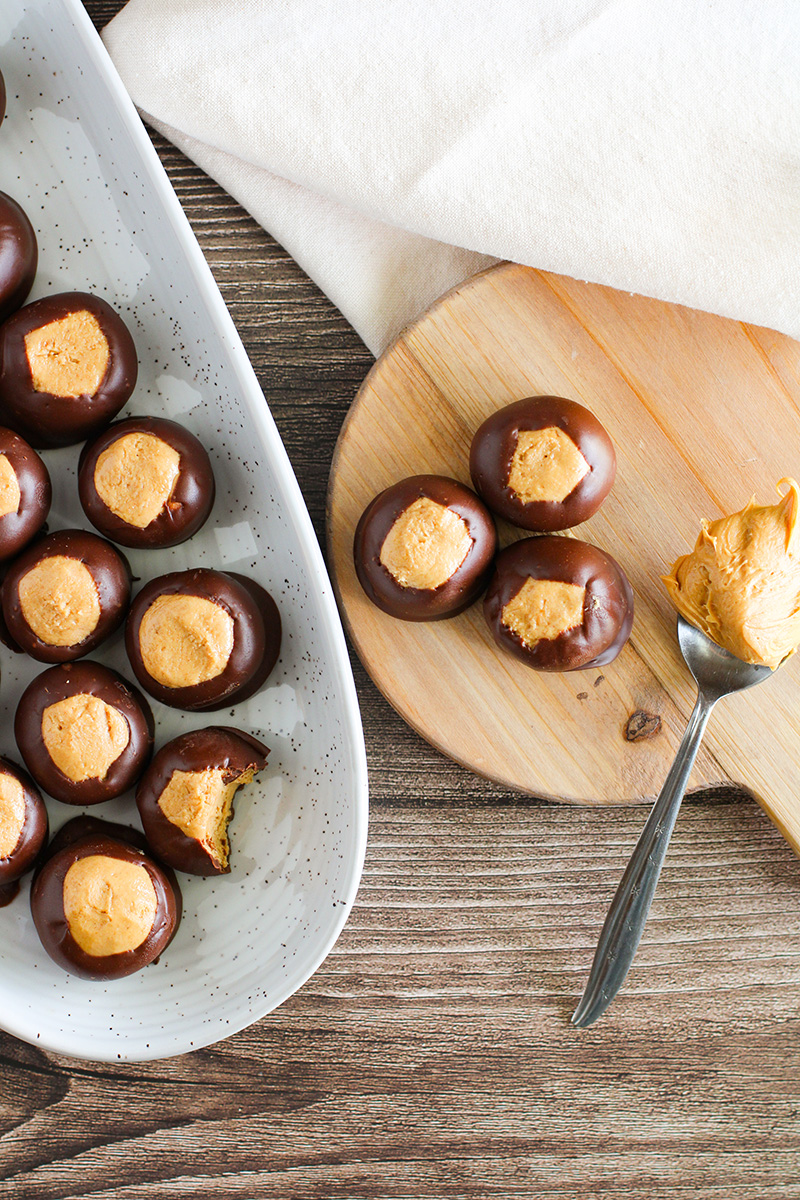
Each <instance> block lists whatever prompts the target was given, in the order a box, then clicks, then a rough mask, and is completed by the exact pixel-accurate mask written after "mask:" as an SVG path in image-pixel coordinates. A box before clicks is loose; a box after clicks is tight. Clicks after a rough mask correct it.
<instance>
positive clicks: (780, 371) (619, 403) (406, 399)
mask: <svg viewBox="0 0 800 1200" xmlns="http://www.w3.org/2000/svg"><path fill="white" fill-rule="evenodd" d="M548 393H549V394H555V395H562V396H567V397H569V398H571V399H574V400H578V401H579V402H580V403H582V404H585V405H586V406H587V407H588V408H590V409H591V410H592V411H593V412H594V413H595V414H596V415H597V416H598V417H599V418H600V420H601V421H602V422H603V424H604V425H605V426H606V428H607V429H608V431H609V433H610V434H611V437H612V439H613V441H614V444H615V447H616V451H617V460H618V470H617V480H616V483H615V486H614V489H613V491H612V493H611V495H610V496H609V498H608V499H607V500H606V502H605V504H604V505H603V507H602V508H601V509H600V511H599V512H598V513H597V514H595V516H594V517H592V519H591V520H590V521H588V522H586V523H585V524H584V525H582V526H580V527H579V528H578V529H577V530H576V531H574V534H575V536H579V537H581V538H584V539H585V540H587V541H591V542H594V543H596V544H597V545H598V546H600V547H602V548H603V549H605V550H607V551H609V552H610V553H611V554H613V555H614V557H616V558H617V559H618V560H619V561H620V562H621V563H622V565H623V566H624V567H625V569H626V571H627V572H628V575H629V576H630V579H631V583H632V585H633V588H634V593H635V597H636V615H635V621H634V628H633V635H632V637H631V641H630V643H629V644H628V646H627V647H626V648H625V650H624V651H623V652H622V654H621V655H620V657H619V658H618V659H617V660H616V661H615V662H614V663H612V664H610V665H609V666H607V667H604V668H602V669H600V670H593V671H592V670H590V671H578V672H570V673H568V674H563V675H546V674H541V673H537V672H534V671H532V670H531V669H530V668H528V667H526V666H525V665H524V664H523V663H521V662H519V661H517V660H515V659H514V658H512V657H511V656H510V655H506V654H503V653H502V652H501V651H500V650H499V649H498V648H497V647H496V646H495V643H494V642H493V640H492V639H491V637H490V635H489V633H488V630H487V628H486V626H485V624H484V621H483V615H482V608H481V605H480V603H478V604H477V605H474V606H473V607H472V608H471V609H470V610H468V611H467V612H466V613H464V614H462V615H461V616H458V617H455V618H453V619H451V620H447V621H440V622H433V623H430V624H413V623H408V622H401V621H397V620H394V619H393V618H391V617H389V616H387V615H386V614H384V613H382V612H380V611H379V610H378V609H376V608H375V607H374V606H373V605H371V604H370V603H369V601H368V600H367V599H366V597H365V596H364V594H363V592H362V591H361V588H360V586H359V584H358V582H357V580H356V577H355V572H354V569H353V563H352V553H351V551H352V538H353V531H354V529H355V525H356V522H357V520H358V518H359V516H360V514H361V512H362V511H363V509H364V508H365V506H366V505H367V503H368V502H369V501H370V500H371V499H372V497H373V496H374V495H375V494H376V493H377V492H379V491H381V490H382V489H383V488H385V487H388V486H389V484H391V483H394V482H395V481H396V480H397V479H400V478H402V477H403V476H406V475H412V474H419V473H422V472H434V473H437V474H444V475H451V476H453V477H455V478H457V479H460V480H462V481H464V482H467V483H468V482H469V470H468V454H469V445H470V441H471V438H472V434H473V432H474V430H475V429H476V428H477V426H478V425H479V424H480V423H481V421H483V420H484V418H485V417H486V416H488V415H489V413H491V412H493V411H494V410H495V409H497V408H499V407H500V406H502V405H504V404H507V403H510V402H511V401H513V400H516V399H519V398H520V397H522V396H528V395H536V394H548ZM798 451H800V344H798V343H796V342H794V341H792V340H791V339H789V338H786V337H783V336H782V335H780V334H777V333H773V332H772V331H769V330H764V329H757V328H754V327H752V326H746V325H743V324H741V323H739V322H736V321H730V320H725V319H723V318H720V317H715V316H712V315H709V314H707V313H700V312H696V311H693V310H689V309H686V308H682V307H679V306H676V305H670V304H664V303H661V302H659V301H655V300H648V299H645V298H643V297H641V296H634V295H629V294H627V293H622V292H618V291H614V290H612V289H609V288H602V287H599V286H597V285H592V284H583V283H580V282H577V281H575V280H571V279H567V278H565V277H562V276H555V275H549V274H545V273H543V272H539V271H534V270H531V269H530V268H525V267H520V266H516V265H513V264H502V265H501V266H499V267H495V268H493V269H492V270H490V271H488V272H485V273H484V274H482V275H479V276H476V277H475V278H474V279H472V280H470V281H468V282H467V283H466V284H464V285H463V286H462V287H460V288H458V289H456V290H455V291H454V292H451V293H449V294H448V295H447V296H445V297H443V298H442V300H440V301H439V302H438V303H437V304H436V305H435V306H434V307H433V308H432V309H431V310H430V311H429V312H428V313H427V314H425V316H424V317H422V318H421V319H420V320H419V321H418V322H417V323H416V324H414V325H413V326H411V327H410V328H409V329H408V330H407V331H406V332H405V333H404V334H403V335H402V336H401V337H400V338H399V340H398V341H397V342H396V343H395V345H394V346H393V347H391V348H390V349H389V350H388V351H387V352H386V354H384V355H383V357H382V358H381V359H379V360H378V362H377V363H376V364H375V366H374V368H373V369H372V370H371V372H370V374H369V375H368V377H367V379H366V380H365V382H364V384H363V386H362V388H361V389H360V391H359V393H358V395H357V397H356V399H355V402H354V404H353V407H352V409H351V411H350V414H349V416H348V418H347V420H346V422H345V425H344V427H343V429H342V433H341V436H340V439H339V443H338V446H337V451H336V455H335V458H334V464H333V468H332V473H331V483H330V491H329V503H328V536H329V549H330V558H331V567H332V571H333V576H334V583H335V587H336V589H337V593H338V597H339V600H340V604H341V608H342V612H343V615H344V619H345V623H346V625H347V628H348V632H349V634H350V636H351V638H352V639H353V642H354V644H355V647H356V649H357V651H358V653H359V655H360V657H361V658H362V660H363V661H364V663H365V665H366V666H367V669H368V670H369V672H370V674H371V676H372V677H373V679H374V680H375V682H376V683H377V685H378V686H379V688H380V689H381V691H382V692H383V693H384V694H385V695H386V696H387V697H388V699H389V700H390V701H391V703H392V704H393V705H394V706H395V707H396V708H397V709H398V711H399V712H400V713H401V714H402V715H403V716H404V717H405V719H406V720H407V721H409V723H410V724H411V725H412V726H413V727H414V728H415V729H417V730H418V731H419V732H420V733H421V734H423V736H425V737H426V738H427V739H428V740H429V741H431V742H432V743H433V744H434V745H435V746H437V747H438V748H439V749H441V750H442V751H443V752H444V753H446V754H448V755H450V756H451V757H453V758H455V759H456V760H457V761H459V762H461V763H463V764H464V765H466V766H468V767H470V768H471V769H473V770H475V771H478V772H480V773H482V774H485V775H488V776H490V777H491V778H493V779H496V780H498V781H500V782H502V783H504V784H507V785H508V786H511V787H515V788H520V789H522V790H524V791H527V792H530V793H533V794H536V795H543V796H548V797H551V798H553V799H560V800H566V801H571V802H582V803H591V804H617V803H625V802H631V801H637V800H641V799H643V798H650V797H652V796H654V795H655V794H656V792H657V791H658V789H659V787H660V785H661V782H662V781H663V778H664V776H665V774H666V771H667V769H668V766H669V764H670V762H671V760H672V757H673V756H674V753H675V750H676V748H677V745H678V742H679V741H680V737H681V735H682V733H683V728H684V725H685V722H686V718H687V716H688V714H689V711H690V709H691V706H692V703H693V699H694V687H693V684H692V681H691V679H690V677H689V675H688V671H687V670H686V668H685V666H684V664H683V661H682V660H681V658H680V656H679V654H678V651H677V644H676V641H675V635H674V625H675V617H674V613H673V612H672V610H671V607H670V605H669V603H668V601H667V598H666V594H665V592H664V589H663V585H662V584H661V581H660V578H659V577H660V575H661V574H662V573H663V572H665V571H666V570H667V569H668V568H669V567H670V565H671V564H672V562H673V560H674V558H675V557H676V556H677V555H678V554H680V553H683V552H685V551H686V550H687V549H688V548H690V547H691V546H692V545H693V544H694V541H695V538H696V536H697V533H698V531H699V523H700V518H701V517H704V516H705V517H709V518H714V517H717V516H719V515H721V514H722V513H725V512H730V511H733V510H734V509H737V508H740V507H742V506H743V505H744V503H745V502H746V501H747V500H748V498H749V497H750V496H751V495H752V494H753V493H755V494H756V495H757V496H758V498H759V499H760V500H761V501H770V502H771V500H772V499H773V497H774V496H775V492H774V485H775V483H776V482H777V480H778V479H780V478H781V477H782V476H784V475H787V474H797V473H798V472H800V455H799V454H798ZM519 536H524V535H523V534H521V533H520V531H518V530H514V529H512V527H511V526H508V525H504V524H502V523H501V525H500V538H501V544H506V543H507V542H509V541H511V540H513V539H514V538H516V537H519ZM639 710H641V711H643V712H645V713H648V714H656V715H657V716H659V717H660V718H661V730H660V732H659V733H657V734H656V735H655V736H654V737H651V738H645V739H642V740H638V741H633V742H631V741H628V740H627V739H626V736H625V728H626V724H627V722H628V719H629V717H630V716H631V714H632V713H634V712H637V711H639ZM798 760H800V656H798V659H797V660H796V661H795V660H791V661H790V662H789V663H787V664H786V665H785V666H784V667H783V668H782V669H781V670H780V671H779V672H778V673H777V674H776V676H775V677H774V678H773V679H772V680H770V681H769V682H768V683H767V684H766V685H765V686H764V687H762V688H759V689H757V690H756V691H754V692H749V693H742V694H740V695H738V696H734V697H731V698H730V699H728V700H726V701H724V702H723V703H722V704H721V705H720V706H719V708H718V709H717V711H716V713H715V714H714V716H713V717H712V720H711V723H710V725H709V729H708V732H707V734H706V739H705V743H704V747H703V749H702V750H701V753H700V756H699V758H698V762H697V765H696V767H695V771H694V773H693V776H692V784H691V786H693V787H702V786H707V785H710V784H714V783H720V782H725V781H731V782H735V783H741V784H743V785H744V786H745V787H747V788H749V789H750V790H751V791H752V792H753V793H754V794H755V796H756V797H757V798H758V799H759V801H760V802H761V803H762V804H763V806H764V807H765V809H766V810H767V811H768V812H769V814H770V816H771V817H772V818H773V819H774V820H775V821H776V823H777V824H778V825H779V827H780V828H781V829H782V831H783V832H784V833H785V835H786V836H787V837H788V838H789V840H790V841H791V842H792V843H793V845H795V847H796V848H800V796H799V795H798V792H799V791H800V789H798V787H797V782H798V774H799V772H798V769H797V765H796V764H797V763H798Z"/></svg>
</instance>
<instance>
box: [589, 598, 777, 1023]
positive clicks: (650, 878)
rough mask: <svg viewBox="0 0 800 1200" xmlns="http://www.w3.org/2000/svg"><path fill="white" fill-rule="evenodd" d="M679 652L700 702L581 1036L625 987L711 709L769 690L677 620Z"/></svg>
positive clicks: (652, 819)
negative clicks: (736, 696)
mask: <svg viewBox="0 0 800 1200" xmlns="http://www.w3.org/2000/svg"><path fill="white" fill-rule="evenodd" d="M678 645H679V646H680V648H681V654H682V655H683V657H684V659H685V660H686V665H687V666H688V668H689V670H690V671H691V672H692V675H693V676H694V678H695V680H696V681H697V687H698V693H697V703H696V704H695V706H694V709H693V711H692V715H691V717H690V718H689V724H688V726H687V727H686V732H685V734H684V735H683V740H682V741H681V744H680V746H679V747H678V753H677V754H676V755H675V761H674V763H673V764H672V766H671V767H670V771H669V774H668V775H667V778H666V781H665V783H664V786H663V788H662V789H661V792H660V793H659V796H658V798H657V800H656V802H655V804H654V805H653V807H652V809H651V811H650V816H649V817H648V819H647V824H646V825H645V827H644V830H643V831H642V836H641V837H640V838H639V841H638V842H637V843H636V849H635V850H634V852H633V854H632V855H631V858H630V862H629V863H628V866H627V867H626V869H625V874H624V875H623V876H622V881H621V883H620V885H619V887H618V888H617V893H616V895H615V896H614V899H613V900H612V901H611V907H610V908H609V910H608V916H607V917H606V922H605V925H604V926H603V932H602V933H601V934H600V941H599V942H598V943H597V949H596V950H595V953H594V962H593V963H592V969H591V972H590V974H589V982H588V983H587V985H586V989H585V991H584V993H583V996H582V997H581V1001H580V1004H579V1005H578V1007H577V1008H576V1009H575V1012H574V1013H573V1014H572V1024H573V1025H576V1026H577V1027H578V1028H579V1029H585V1028H586V1026H587V1025H592V1024H593V1023H594V1022H595V1021H596V1020H597V1018H598V1017H601V1016H602V1015H603V1013H604V1012H605V1010H606V1009H607V1008H608V1006H609V1004H610V1003H611V1001H612V1000H613V999H614V997H615V996H616V994H617V992H618V991H619V989H620V988H621V987H622V982H623V980H624V979H625V976H626V975H627V974H628V968H629V967H630V965H631V963H632V962H633V958H634V955H635V954H636V950H637V948H638V946H639V942H640V941H641V937H642V933H643V932H644V927H645V922H646V921H647V914H648V913H649V911H650V905H651V903H652V900H653V896H654V894H655V890H656V885H657V883H658V877H659V875H660V874H661V868H662V866H663V864H664V859H665V858H666V856H667V847H668V846H669V839H670V837H671V836H672V830H673V828H674V827H675V819H676V817H677V816H678V809H679V808H680V806H681V801H682V800H683V797H684V794H685V792H686V785H687V783H688V782H689V775H690V773H691V770H692V766H693V764H694V760H695V758H696V757H697V751H698V750H699V748H700V741H701V739H702V736H703V732H704V730H705V727H706V723H707V722H708V718H709V717H710V715H711V710H712V708H713V707H714V705H715V704H716V703H717V701H718V700H720V699H722V697H723V696H729V695H730V694H731V692H741V691H744V690H745V688H750V687H754V686H755V685H756V684H757V683H763V682H764V680H765V679H768V678H769V677H770V675H772V668H771V667H756V666H753V665H752V663H746V662H743V661H742V659H740V658H736V656H735V655H733V654H730V653H729V652H728V651H727V650H723V649H722V647H721V646H718V645H717V644H716V643H715V642H712V641H711V639H710V638H707V637H706V635H705V634H704V633H701V632H700V630H699V629H695V628H694V626H693V625H690V624H689V622H688V621H685V620H684V619H683V617H681V616H679V617H678Z"/></svg>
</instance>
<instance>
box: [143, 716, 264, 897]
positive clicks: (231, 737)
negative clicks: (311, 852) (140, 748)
mask: <svg viewBox="0 0 800 1200" xmlns="http://www.w3.org/2000/svg"><path fill="white" fill-rule="evenodd" d="M268 755H269V750H268V749H267V747H266V746H265V745H264V744H263V742H259V741H258V740H257V739H256V738H254V737H252V736H251V735H250V734H249V733H245V732H243V731H242V730H240V729H230V728H227V727H224V726H210V727H209V728H207V729H195V730H193V731H192V732H191V733H184V734H181V736H180V737H176V738H173V740H172V741H171V742H167V744H166V745H165V746H163V747H162V748H161V749H160V750H159V751H158V753H157V754H156V756H155V758H154V759H153V761H152V762H151V764H150V766H149V767H148V768H147V770H146V771H145V773H144V775H143V776H142V778H141V780H140V781H139V786H138V788H137V789H136V804H137V807H138V809H139V815H140V816H141V818H142V825H143V827H144V831H145V834H146V836H147V840H148V842H149V843H150V846H151V847H152V849H153V853H154V854H156V855H157V856H158V858H159V859H160V860H161V861H162V862H165V863H169V865H170V866H171V867H174V868H175V870H177V871H188V872H189V873H190V874H192V875H223V874H226V873H227V872H228V871H230V865H229V864H230V843H229V841H228V825H229V824H230V821H231V818H232V817H233V800H234V796H235V794H236V792H237V791H238V789H239V788H240V787H243V786H245V785H246V784H248V783H251V782H252V780H253V777H254V775H255V774H256V773H257V772H258V771H263V769H264V767H265V766H266V765H267V757H268Z"/></svg>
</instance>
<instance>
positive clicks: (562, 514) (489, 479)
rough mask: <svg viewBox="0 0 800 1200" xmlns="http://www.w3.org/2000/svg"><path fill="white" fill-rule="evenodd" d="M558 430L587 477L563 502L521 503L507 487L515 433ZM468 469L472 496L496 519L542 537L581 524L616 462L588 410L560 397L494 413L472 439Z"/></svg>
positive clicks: (538, 399)
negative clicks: (584, 465)
mask: <svg viewBox="0 0 800 1200" xmlns="http://www.w3.org/2000/svg"><path fill="white" fill-rule="evenodd" d="M550 427H553V428H556V429H560V430H562V431H563V432H564V433H565V434H566V435H567V437H569V438H570V440H571V441H572V442H573V443H574V444H575V445H576V446H577V448H578V449H579V450H580V452H581V454H582V455H583V457H584V458H585V459H586V462H587V463H588V464H589V468H590V470H589V472H588V474H586V475H584V477H583V479H581V480H580V482H579V483H578V484H577V485H576V486H575V487H574V488H573V490H572V491H571V492H570V493H569V495H568V496H566V497H565V498H564V499H563V500H534V501H530V502H528V503H526V502H525V501H523V500H521V499H520V497H519V496H518V495H517V493H516V492H515V491H513V489H512V488H511V487H509V484H508V477H509V472H510V470H511V465H512V460H513V458H514V452H515V450H516V448H517V438H518V437H519V434H520V433H522V432H524V431H526V430H536V429H548V428H550ZM469 470H470V474H471V476H472V482H473V483H474V484H475V488H476V489H477V491H478V493H479V494H480V495H481V496H482V497H483V499H484V500H485V501H486V503H487V504H488V506H489V508H491V509H492V511H493V512H495V513H497V514H498V516H501V517H504V518H505V519H506V520H507V521H511V522H512V524H514V525H518V526H519V527H520V528H521V529H532V530H536V531H538V532H543V533H548V532H552V531H554V530H557V529H570V528H571V527H572V526H573V525H580V524H581V522H583V521H587V520H588V519H589V517H591V515H592V513H595V512H597V509H598V508H599V507H600V505H601V504H602V503H603V501H604V500H605V498H606V496H607V495H608V493H609V492H610V491H611V487H612V485H613V483H614V476H615V475H616V470H617V459H616V454H615V453H614V447H613V445H612V442H611V438H610V437H609V436H608V434H607V433H606V431H605V429H604V428H603V426H602V425H601V424H600V422H599V421H598V420H597V417H595V416H594V414H593V413H591V412H589V410H588V408H584V407H583V405H581V404H576V403H575V401H574V400H565V399H563V398H562V397H560V396H531V397H529V398H528V399H525V400H518V401H517V402H516V403H515V404H509V405H507V406H506V407H505V408H501V409H499V411H498V412H496V413H492V415H491V416H490V417H489V418H488V419H487V420H485V421H484V422H483V424H482V425H481V426H480V427H479V428H478V430H477V431H476V433H475V436H474V437H473V439H472V446H471V448H470V455H469Z"/></svg>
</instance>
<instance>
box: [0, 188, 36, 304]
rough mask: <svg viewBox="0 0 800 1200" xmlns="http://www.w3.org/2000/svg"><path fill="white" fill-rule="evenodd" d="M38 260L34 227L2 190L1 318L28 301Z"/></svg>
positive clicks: (0, 204)
mask: <svg viewBox="0 0 800 1200" xmlns="http://www.w3.org/2000/svg"><path fill="white" fill-rule="evenodd" d="M38 261H39V249H38V246H37V244H36V234H35V233H34V231H33V226H32V225H31V223H30V221H29V220H28V218H27V216H26V215H25V212H24V211H23V209H22V208H21V207H20V205H19V204H17V202H16V200H12V199H11V197H10V196H7V195H6V194H5V192H0V321H5V320H6V318H7V317H10V316H11V314H12V313H13V312H16V310H17V309H18V308H19V307H20V305H22V304H24V303H25V300H26V298H27V296H28V292H29V291H30V290H31V288H32V286H33V279H34V276H35V275H36V267H37V264H38Z"/></svg>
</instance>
